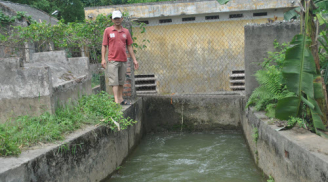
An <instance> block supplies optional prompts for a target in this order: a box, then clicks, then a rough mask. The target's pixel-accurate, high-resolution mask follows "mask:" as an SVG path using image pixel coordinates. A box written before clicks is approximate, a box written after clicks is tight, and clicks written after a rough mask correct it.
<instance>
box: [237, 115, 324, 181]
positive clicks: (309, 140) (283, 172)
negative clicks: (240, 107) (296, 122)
mask: <svg viewBox="0 0 328 182" xmlns="http://www.w3.org/2000/svg"><path fill="white" fill-rule="evenodd" d="M271 122H272V121H271ZM254 128H257V129H258V136H259V139H258V141H257V144H256V142H255V141H254V137H253V136H252V135H253V133H254ZM275 129H277V127H276V126H275V125H270V120H269V119H268V118H267V117H266V116H265V114H264V112H256V111H254V110H253V109H249V110H248V113H247V118H246V117H245V118H244V120H243V130H244V133H245V136H246V139H247V141H248V143H249V146H250V149H251V151H252V154H253V156H254V158H255V160H256V162H257V164H258V166H259V167H260V168H261V169H262V170H263V172H264V173H265V174H267V175H271V176H273V177H274V179H275V181H276V182H287V181H288V182H314V181H315V182H327V181H328V145H327V143H328V140H327V139H324V138H322V137H319V136H317V135H316V134H313V133H311V132H309V131H307V130H304V129H300V128H294V129H292V130H286V131H276V130H275Z"/></svg>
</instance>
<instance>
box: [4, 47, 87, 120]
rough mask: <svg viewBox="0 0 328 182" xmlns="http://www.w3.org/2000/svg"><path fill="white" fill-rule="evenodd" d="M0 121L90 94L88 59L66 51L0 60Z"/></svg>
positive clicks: (39, 112)
mask: <svg viewBox="0 0 328 182" xmlns="http://www.w3.org/2000/svg"><path fill="white" fill-rule="evenodd" d="M0 72H1V74H0V113H1V114H0V123H3V122H5V121H6V120H7V119H9V118H15V117H17V116H22V115H31V116H35V115H40V114H42V113H44V112H50V113H54V112H55V110H56V108H57V107H58V104H64V103H68V101H72V102H74V101H76V100H78V98H79V97H81V96H82V95H89V94H92V88H91V76H90V74H89V59H88V58H87V57H81V58H69V59H67V58H66V53H65V51H54V52H43V53H35V54H33V59H32V61H31V62H30V63H23V60H22V59H21V58H5V59H1V60H0Z"/></svg>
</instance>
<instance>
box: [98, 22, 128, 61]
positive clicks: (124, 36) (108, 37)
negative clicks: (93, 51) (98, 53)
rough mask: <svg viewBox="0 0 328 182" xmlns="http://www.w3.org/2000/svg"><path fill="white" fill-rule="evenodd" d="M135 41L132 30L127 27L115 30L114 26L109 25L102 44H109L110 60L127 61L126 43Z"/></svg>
mask: <svg viewBox="0 0 328 182" xmlns="http://www.w3.org/2000/svg"><path fill="white" fill-rule="evenodd" d="M132 43H133V41H132V38H131V35H130V32H129V30H128V29H126V28H123V27H122V28H121V30H120V31H117V30H115V28H114V26H111V27H108V28H106V29H105V31H104V38H103V43H102V45H108V60H110V61H122V62H125V61H127V57H126V45H131V44H132Z"/></svg>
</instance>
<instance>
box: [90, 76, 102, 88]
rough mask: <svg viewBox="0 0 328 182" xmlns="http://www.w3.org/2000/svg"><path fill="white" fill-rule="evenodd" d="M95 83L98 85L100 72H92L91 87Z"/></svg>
mask: <svg viewBox="0 0 328 182" xmlns="http://www.w3.org/2000/svg"><path fill="white" fill-rule="evenodd" d="M97 85H100V74H92V78H91V87H92V88H93V87H95V86H97Z"/></svg>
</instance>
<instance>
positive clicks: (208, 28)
mask: <svg viewBox="0 0 328 182" xmlns="http://www.w3.org/2000/svg"><path fill="white" fill-rule="evenodd" d="M294 6H295V4H294V3H292V1H290V0H281V1H271V0H255V1H251V2H250V1H245V0H232V1H230V2H229V3H227V4H226V5H220V4H219V3H218V2H217V1H207V0H200V1H199V0H197V1H196V0H188V1H169V2H156V3H141V4H133V5H115V6H104V7H90V8H85V14H86V18H87V19H88V18H89V17H91V18H93V19H94V18H95V17H96V16H97V15H98V14H106V15H107V14H110V13H111V12H112V11H113V10H115V9H119V10H121V11H125V12H128V13H129V15H130V16H131V19H136V20H138V21H139V22H145V23H146V24H147V27H146V31H145V33H140V29H139V28H138V27H135V28H134V29H133V33H134V36H135V37H137V40H136V42H137V43H138V44H139V45H141V46H142V45H144V44H145V45H146V46H147V48H146V49H144V50H137V51H138V52H137V57H138V60H139V62H140V69H139V70H137V71H136V74H142V75H147V74H154V75H155V76H156V79H157V81H156V89H157V93H160V94H171V93H180V94H182V93H211V92H217V91H230V90H231V88H230V75H231V73H232V71H233V70H244V69H245V65H244V39H245V36H244V26H245V25H246V24H250V23H251V24H253V23H267V22H268V18H270V19H274V16H276V17H277V19H278V20H282V19H283V13H284V12H285V11H287V10H289V9H290V8H292V7H294ZM144 40H149V41H150V43H147V41H144Z"/></svg>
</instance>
